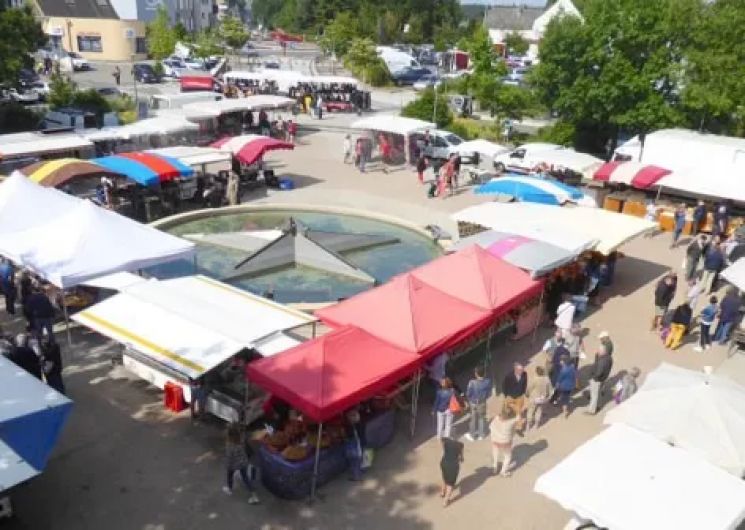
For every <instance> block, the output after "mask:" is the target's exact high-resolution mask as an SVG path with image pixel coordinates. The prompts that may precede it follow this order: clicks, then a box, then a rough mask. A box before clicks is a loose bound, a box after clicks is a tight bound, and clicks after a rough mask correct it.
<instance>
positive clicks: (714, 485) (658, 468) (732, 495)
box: [534, 425, 745, 530]
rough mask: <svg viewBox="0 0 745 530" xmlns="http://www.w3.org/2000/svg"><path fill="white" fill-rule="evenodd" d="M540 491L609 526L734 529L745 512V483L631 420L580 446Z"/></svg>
mask: <svg viewBox="0 0 745 530" xmlns="http://www.w3.org/2000/svg"><path fill="white" fill-rule="evenodd" d="M534 489H535V491H536V492H538V493H541V494H543V495H545V496H546V497H548V498H550V499H552V500H554V501H556V502H558V503H559V504H560V505H561V506H562V507H563V508H565V509H566V510H569V511H571V512H574V513H576V514H577V515H579V516H580V517H582V518H583V519H589V520H591V521H593V522H594V523H595V525H597V526H598V527H602V528H607V529H608V530H702V529H704V528H705V529H706V530H734V529H735V528H737V526H738V524H739V523H740V522H741V521H742V520H743V518H745V482H743V481H742V480H740V479H738V478H736V477H733V476H732V475H730V474H728V473H726V472H725V471H722V470H721V469H718V468H716V467H715V466H713V465H711V464H710V463H708V462H706V461H704V460H702V459H700V458H698V457H697V456H695V455H692V454H691V453H689V452H688V451H685V450H684V449H680V448H677V447H670V446H669V445H668V444H666V443H665V442H662V441H660V440H657V439H655V438H654V437H652V436H650V435H648V434H645V433H642V432H640V431H637V430H635V429H633V428H631V427H628V426H626V425H613V426H612V427H609V428H608V429H606V430H605V431H603V432H601V433H600V434H598V435H597V436H595V437H594V438H592V439H590V440H589V441H587V442H585V443H584V444H582V445H581V446H579V447H578V448H577V449H575V450H574V451H573V452H572V453H571V454H570V455H569V456H568V457H566V458H565V459H564V460H562V461H561V462H559V464H557V465H556V466H555V467H553V468H552V469H550V470H549V471H547V472H546V473H544V474H543V475H541V476H540V477H538V480H536V483H535V487H534Z"/></svg>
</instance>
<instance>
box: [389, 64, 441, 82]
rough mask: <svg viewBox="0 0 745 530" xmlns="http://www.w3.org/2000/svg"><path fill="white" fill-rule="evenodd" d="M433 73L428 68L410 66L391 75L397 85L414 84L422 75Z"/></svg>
mask: <svg viewBox="0 0 745 530" xmlns="http://www.w3.org/2000/svg"><path fill="white" fill-rule="evenodd" d="M428 75H432V72H431V71H430V70H429V69H428V68H422V67H414V66H409V67H406V68H404V69H403V70H399V71H397V72H395V73H394V74H392V75H391V77H392V78H393V82H394V83H396V85H399V86H403V85H413V84H414V83H416V82H417V81H419V80H420V79H421V78H422V77H424V76H428Z"/></svg>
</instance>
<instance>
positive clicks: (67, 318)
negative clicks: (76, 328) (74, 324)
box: [62, 291, 72, 346]
mask: <svg viewBox="0 0 745 530" xmlns="http://www.w3.org/2000/svg"><path fill="white" fill-rule="evenodd" d="M62 311H63V313H64V314H65V333H66V334H67V345H68V346H72V334H71V333H70V316H69V314H68V311H67V301H66V300H65V291H62Z"/></svg>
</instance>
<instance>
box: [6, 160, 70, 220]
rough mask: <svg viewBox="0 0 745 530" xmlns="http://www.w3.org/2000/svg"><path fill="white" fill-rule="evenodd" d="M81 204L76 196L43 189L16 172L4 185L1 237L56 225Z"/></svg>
mask: <svg viewBox="0 0 745 530" xmlns="http://www.w3.org/2000/svg"><path fill="white" fill-rule="evenodd" d="M79 203H80V200H79V199H77V198H75V197H72V196H70V195H67V194H65V193H61V192H59V191H52V190H50V189H49V188H44V187H42V186H39V185H38V184H35V183H33V182H31V181H30V180H29V179H28V178H26V176H25V175H23V173H21V172H20V171H14V172H13V174H11V175H10V176H9V177H8V178H6V179H5V180H4V181H2V183H0V234H2V235H4V234H7V233H13V232H16V231H21V230H27V229H31V228H33V227H35V226H38V225H43V224H45V223H49V222H52V221H54V220H55V219H56V218H58V217H59V216H60V215H62V214H65V213H67V212H69V211H70V208H73V207H75V206H76V205H78V204H79ZM29 205H33V207H29Z"/></svg>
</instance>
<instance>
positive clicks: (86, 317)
mask: <svg viewBox="0 0 745 530" xmlns="http://www.w3.org/2000/svg"><path fill="white" fill-rule="evenodd" d="M72 318H73V320H76V321H77V322H79V323H81V324H83V325H85V326H87V327H89V328H91V329H93V330H94V331H96V332H98V333H100V334H102V335H105V336H107V337H109V338H111V339H113V340H115V341H117V342H120V343H123V344H126V345H128V346H130V347H131V348H132V349H134V350H135V351H137V352H139V353H141V354H143V355H146V356H148V357H149V358H151V359H152V360H154V361H156V362H158V363H159V364H162V365H165V366H167V367H169V368H171V369H172V370H175V371H176V372H178V373H180V374H183V375H185V376H187V377H190V378H195V377H199V376H200V375H202V374H204V373H206V372H208V371H209V370H211V369H212V368H214V367H216V366H217V365H219V364H221V363H222V362H224V361H225V360H227V359H229V358H230V357H231V356H233V355H235V354H236V353H238V352H239V351H240V350H242V349H243V348H251V347H254V348H256V349H257V350H258V351H259V353H261V354H262V355H273V354H275V353H278V352H280V351H283V350H284V349H286V348H289V347H292V346H294V345H296V344H298V341H297V340H295V339H293V338H292V337H290V336H288V335H286V334H284V333H282V332H283V331H285V330H289V329H291V328H294V327H298V326H301V325H304V324H308V323H311V322H313V321H314V320H315V319H314V318H313V317H311V316H310V315H307V314H305V313H303V312H301V311H297V310H295V309H292V308H289V307H286V306H283V305H280V304H278V303H275V302H272V301H270V300H267V299H265V298H262V297H260V296H255V295H252V294H250V293H247V292H245V291H242V290H240V289H237V288H235V287H232V286H230V285H227V284H225V283H222V282H219V281H217V280H212V279H210V278H206V277H204V276H186V277H183V278H176V279H173V280H165V281H155V280H153V281H147V282H142V283H136V284H134V285H130V286H128V287H125V288H124V290H123V291H122V292H121V293H119V294H117V295H114V296H112V297H111V298H108V299H106V300H104V301H103V302H100V303H98V304H96V305H94V306H92V307H89V308H88V309H85V310H84V311H81V312H79V313H77V314H75V315H74V316H73V317H72Z"/></svg>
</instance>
